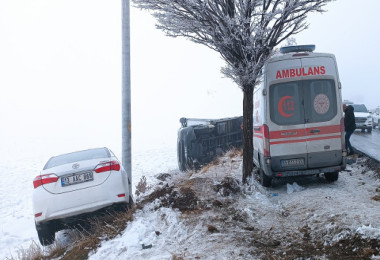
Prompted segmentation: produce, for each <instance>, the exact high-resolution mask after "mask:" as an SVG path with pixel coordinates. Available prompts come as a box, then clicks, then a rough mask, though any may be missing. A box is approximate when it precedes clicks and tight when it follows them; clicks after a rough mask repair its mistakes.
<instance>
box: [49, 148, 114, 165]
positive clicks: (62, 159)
mask: <svg viewBox="0 0 380 260" xmlns="http://www.w3.org/2000/svg"><path fill="white" fill-rule="evenodd" d="M107 157H110V153H109V152H108V151H107V149H105V148H98V149H91V150H85V151H80V152H74V153H68V154H63V155H58V156H55V157H52V158H50V160H49V161H48V162H47V163H46V165H45V167H44V170H46V169H49V168H52V167H56V166H60V165H63V164H67V163H75V162H79V161H85V160H91V159H100V158H107Z"/></svg>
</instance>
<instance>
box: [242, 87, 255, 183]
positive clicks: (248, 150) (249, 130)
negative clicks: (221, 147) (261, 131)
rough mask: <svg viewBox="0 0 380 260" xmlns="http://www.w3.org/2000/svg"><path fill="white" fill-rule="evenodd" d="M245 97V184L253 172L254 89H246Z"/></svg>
mask: <svg viewBox="0 0 380 260" xmlns="http://www.w3.org/2000/svg"><path fill="white" fill-rule="evenodd" d="M243 89H244V91H243V93H244V97H243V179H242V182H243V183H247V177H248V176H250V175H251V174H252V170H253V88H252V87H244V88H243Z"/></svg>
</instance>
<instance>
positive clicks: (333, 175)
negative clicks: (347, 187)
mask: <svg viewBox="0 0 380 260" xmlns="http://www.w3.org/2000/svg"><path fill="white" fill-rule="evenodd" d="M325 178H326V180H327V181H328V182H334V181H337V180H338V178H339V172H325Z"/></svg>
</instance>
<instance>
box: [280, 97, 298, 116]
mask: <svg viewBox="0 0 380 260" xmlns="http://www.w3.org/2000/svg"><path fill="white" fill-rule="evenodd" d="M277 109H278V112H280V114H281V115H282V116H283V117H291V116H292V115H294V112H293V111H294V98H293V97H291V96H284V97H282V98H281V99H280V101H279V102H278V106H277ZM284 110H286V112H293V113H290V114H288V113H286V112H285V111H284Z"/></svg>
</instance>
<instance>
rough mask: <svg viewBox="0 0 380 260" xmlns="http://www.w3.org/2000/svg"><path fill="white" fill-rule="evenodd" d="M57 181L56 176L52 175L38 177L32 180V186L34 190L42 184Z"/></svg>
mask: <svg viewBox="0 0 380 260" xmlns="http://www.w3.org/2000/svg"><path fill="white" fill-rule="evenodd" d="M57 181H58V176H57V175H55V174H53V173H49V174H44V175H39V176H37V177H36V178H34V180H33V186H34V188H35V189H36V188H38V187H39V186H41V185H43V184H48V183H53V182H57Z"/></svg>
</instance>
